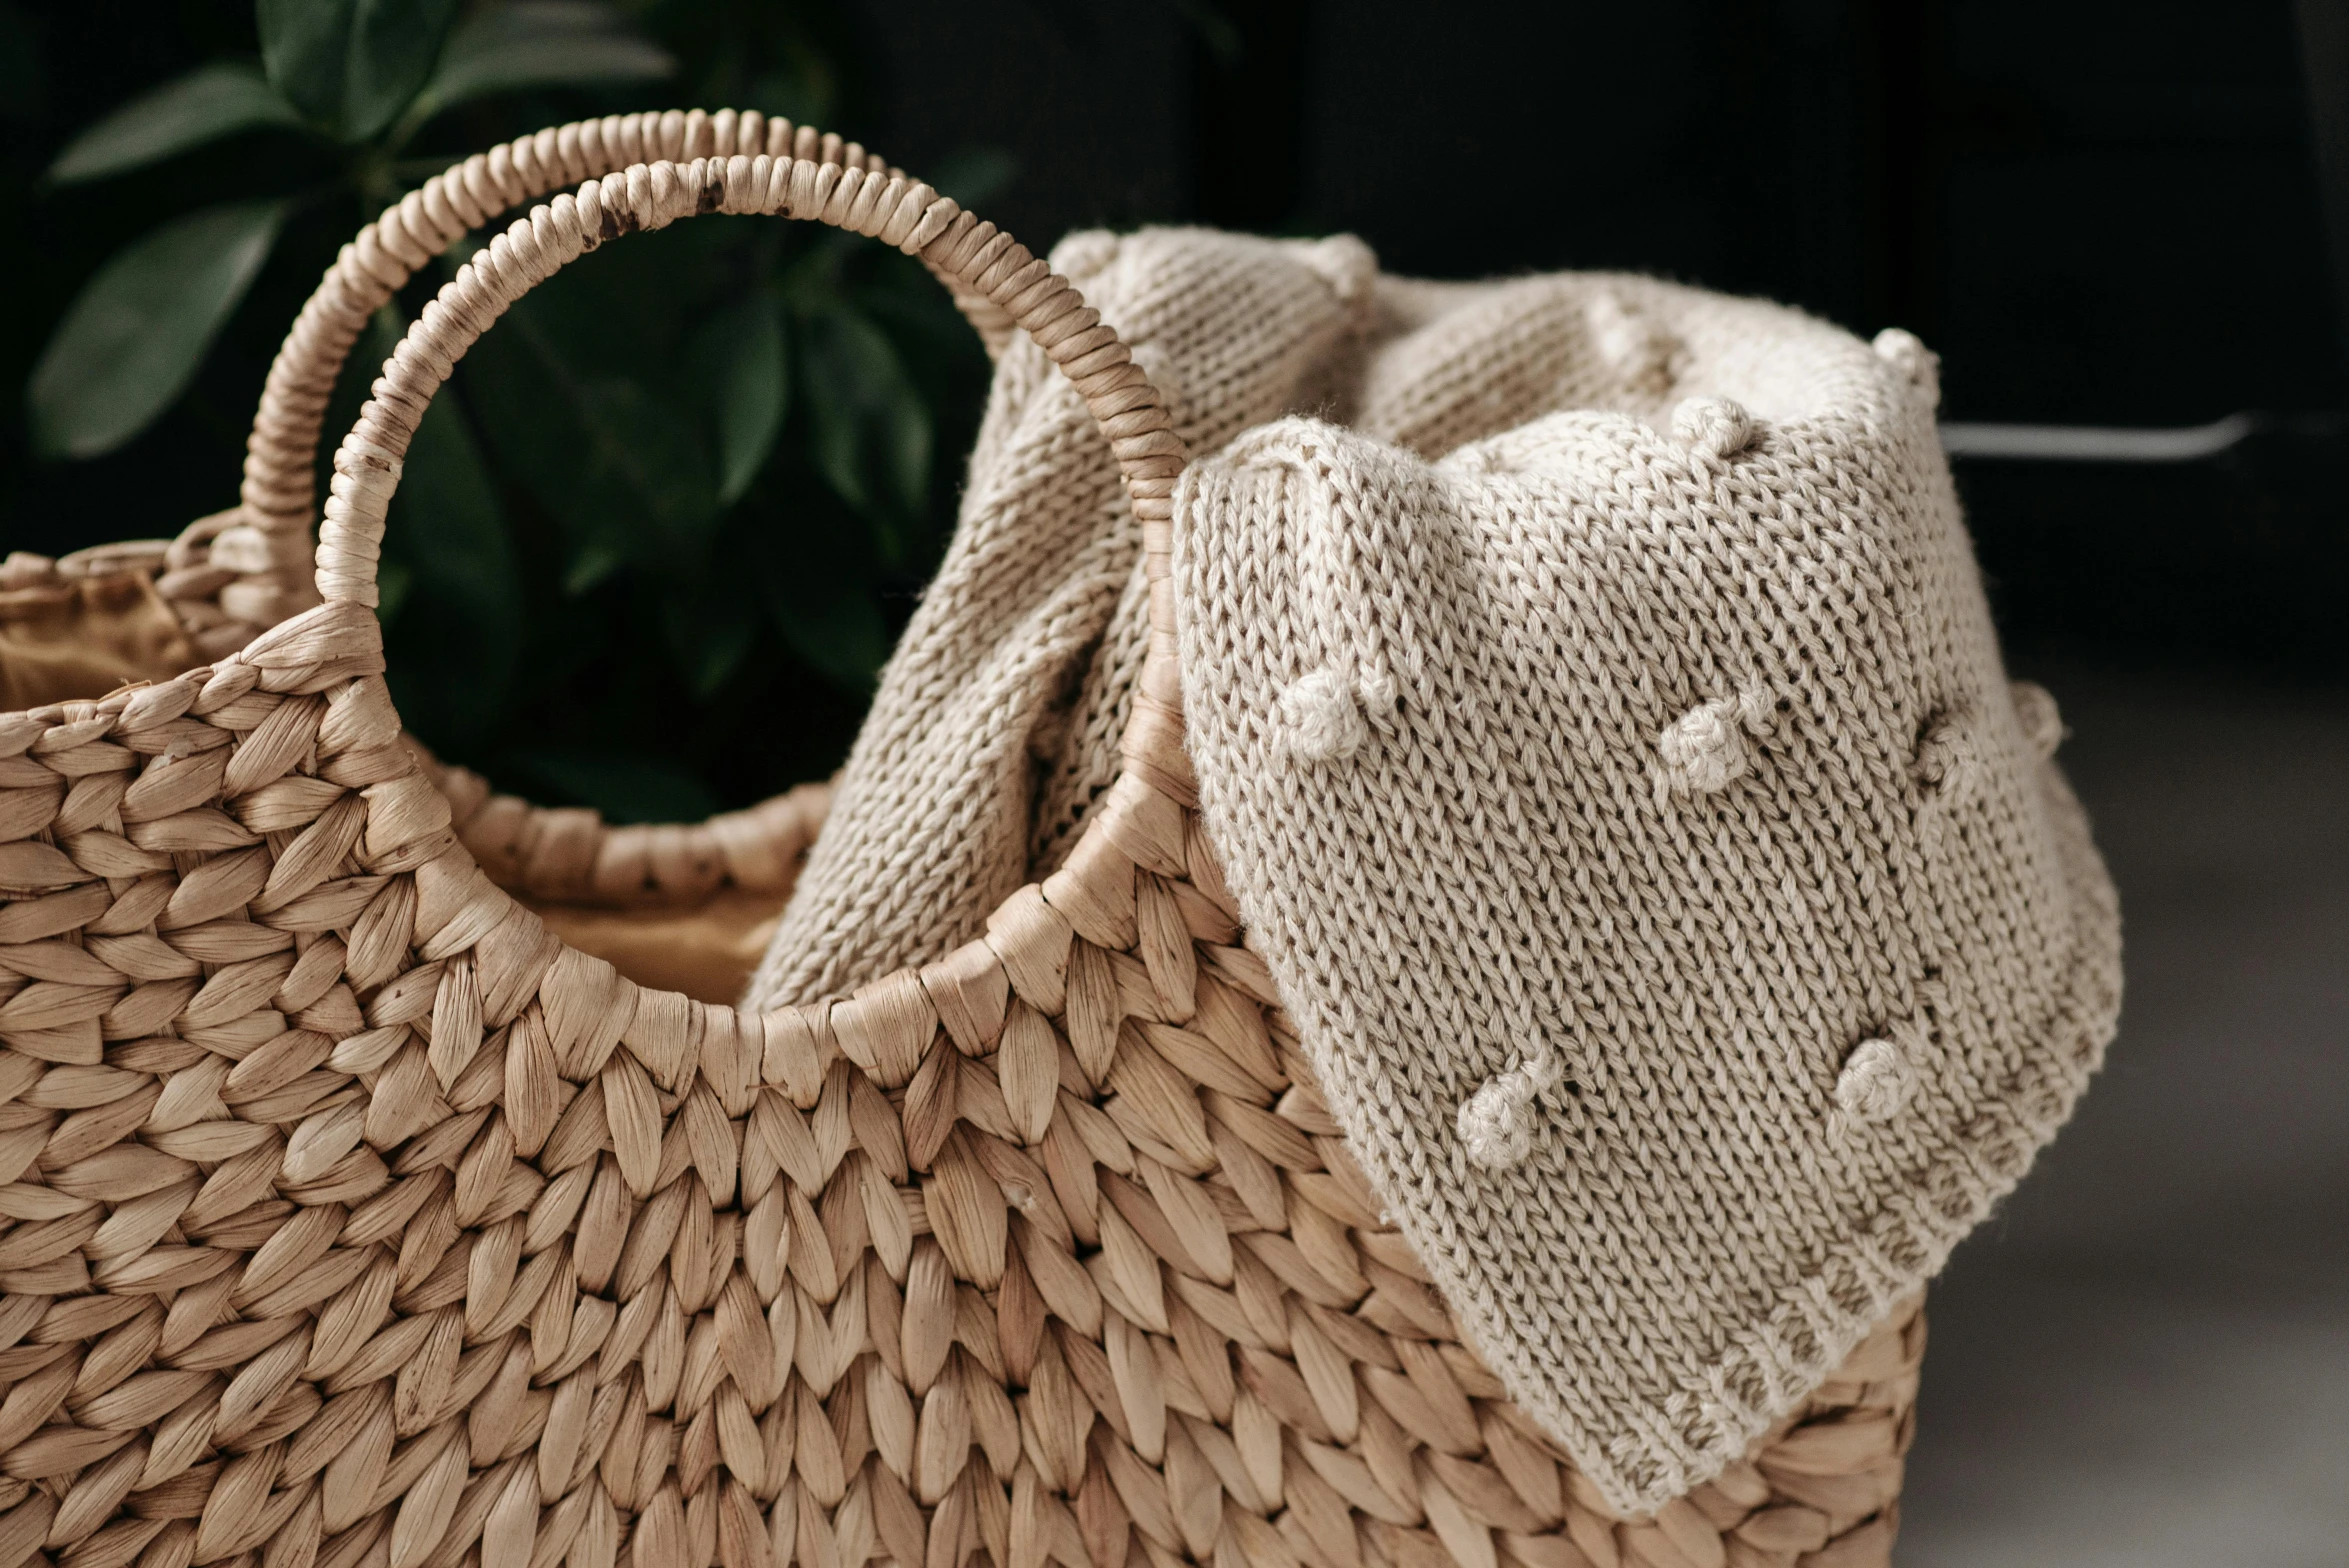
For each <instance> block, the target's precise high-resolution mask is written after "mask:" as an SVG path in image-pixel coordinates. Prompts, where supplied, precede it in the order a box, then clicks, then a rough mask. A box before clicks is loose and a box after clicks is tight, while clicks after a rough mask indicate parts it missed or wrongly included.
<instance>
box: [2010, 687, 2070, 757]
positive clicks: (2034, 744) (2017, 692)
mask: <svg viewBox="0 0 2349 1568" xmlns="http://www.w3.org/2000/svg"><path fill="white" fill-rule="evenodd" d="M2008 689H2009V691H2010V692H2011V693H2012V695H2013V698H2014V704H2015V722H2016V724H2017V725H2019V726H2020V727H2021V729H2022V731H2023V742H2024V744H2026V745H2028V746H2029V747H2030V748H2031V751H2032V754H2033V755H2034V756H2036V757H2038V759H2039V760H2040V761H2041V762H2045V761H2046V760H2047V759H2048V758H2050V757H2052V756H2054V755H2055V752H2056V748H2057V747H2059V746H2061V745H2062V744H2063V741H2064V716H2063V713H2062V712H2061V710H2059V709H2058V708H2057V707H2056V705H2055V697H2054V696H2053V695H2052V694H2051V693H2050V692H2049V691H2048V689H2047V688H2046V687H2044V686H2042V685H2040V684H2039V683H2038V682H2037V681H2016V682H2015V683H2014V684H2013V685H2012V686H2011V687H2010V688H2008Z"/></svg>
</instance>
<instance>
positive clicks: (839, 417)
mask: <svg viewBox="0 0 2349 1568" xmlns="http://www.w3.org/2000/svg"><path fill="white" fill-rule="evenodd" d="M798 328H799V330H798V332H797V334H796V336H797V339H798V343H797V346H798V348H799V362H800V380H801V383H802V384H803V385H804V386H805V387H806V388H807V409H808V455H809V457H810V458H812V459H813V460H814V463H815V466H816V471H817V472H818V473H820V474H821V475H823V478H824V482H825V483H826V484H828V485H829V486H831V487H832V490H833V492H834V493H835V494H837V495H838V496H839V497H840V498H841V499H842V500H843V501H846V502H847V503H848V504H849V505H850V506H852V507H854V508H856V509H857V510H858V511H860V512H863V513H865V514H866V515H867V516H868V517H872V518H874V519H875V520H877V521H880V522H883V523H885V524H886V523H893V522H897V521H902V520H904V519H907V518H911V517H913V516H916V515H918V514H919V513H920V511H921V509H922V505H923V501H924V498H925V497H926V495H927V493H928V491H929V484H930V410H929V406H928V405H927V404H926V403H924V402H923V401H922V397H921V394H920V393H919V392H918V391H917V390H916V389H915V387H914V384H913V382H912V380H911V378H909V377H908V376H907V375H906V372H905V366H904V364H903V362H902V361H900V360H899V359H898V357H897V350H896V348H895V347H894V346H893V345H892V344H891V343H890V341H889V338H888V335H887V334H885V333H884V332H882V331H881V329H880V328H879V327H876V326H875V325H873V323H872V321H871V320H870V318H868V317H867V316H865V314H864V313H863V312H861V311H859V310H857V309H856V308H855V307H854V306H852V305H850V304H849V303H848V302H847V301H845V300H842V299H840V298H838V297H837V296H835V295H829V294H826V295H821V296H818V297H817V298H815V299H813V300H810V301H807V302H804V303H803V308H802V310H801V313H800V319H799V322H798Z"/></svg>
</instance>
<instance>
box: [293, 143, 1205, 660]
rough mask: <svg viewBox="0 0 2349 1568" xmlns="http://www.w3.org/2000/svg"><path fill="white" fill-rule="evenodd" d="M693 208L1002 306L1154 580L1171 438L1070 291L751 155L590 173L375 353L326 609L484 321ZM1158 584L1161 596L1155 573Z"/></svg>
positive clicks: (885, 185)
mask: <svg viewBox="0 0 2349 1568" xmlns="http://www.w3.org/2000/svg"><path fill="white" fill-rule="evenodd" d="M704 212H726V213H767V214H779V215H783V216H788V217H795V218H808V219H813V220H815V221H817V222H821V223H826V224H830V225H832V226H833V227H835V228H840V229H846V230H848V231H850V232H853V233H858V234H864V235H868V236H872V237H875V238H878V239H880V240H881V241H883V242H884V243H886V244H890V245H894V246H896V247H898V248H899V249H900V250H903V251H905V252H906V253H907V254H908V255H912V256H917V257H919V258H921V259H922V260H923V261H924V262H925V263H926V264H927V265H928V266H929V267H930V268H931V270H932V271H934V272H935V273H937V274H938V275H939V276H940V277H941V278H943V279H945V280H946V281H947V283H948V286H949V287H950V288H955V289H957V290H958V291H959V292H967V293H968V294H969V295H971V296H974V297H975V298H977V299H979V300H983V301H985V302H987V303H988V304H990V305H992V306H993V307H995V308H996V309H999V310H1001V311H1002V312H1003V314H1004V315H1005V317H1007V318H1008V319H1009V320H1010V321H1011V322H1012V323H1013V324H1014V325H1016V326H1018V327H1019V328H1020V329H1021V330H1022V331H1025V332H1026V333H1027V334H1028V335H1029V336H1030V337H1032V338H1034V339H1035V340H1036V342H1037V344H1038V345H1039V346H1040V347H1041V348H1043V350H1044V351H1045V353H1046V354H1047V355H1048V356H1049V357H1050V358H1051V359H1052V361H1053V362H1054V363H1055V364H1057V365H1059V366H1060V367H1061V370H1062V372H1063V373H1064V374H1066V375H1067V376H1068V378H1069V380H1070V381H1071V382H1072V383H1073V384H1074V385H1075V386H1076V388H1077V391H1078V392H1079V393H1080V394H1081V395H1082V396H1083V397H1084V399H1085V402H1086V406H1087V407H1088V408H1089V409H1090V410H1091V412H1092V415H1093V418H1094V420H1095V422H1096V423H1097V424H1098V425H1099V426H1100V428H1101V432H1102V434H1103V435H1104V436H1105V437H1106V438H1107V439H1108V440H1109V443H1110V448H1111V450H1112V451H1113V452H1114V453H1115V454H1116V456H1117V460H1118V466H1119V468H1120V470H1121V471H1122V473H1123V474H1124V476H1125V481H1126V487H1127V490H1128V492H1129V493H1130V494H1131V496H1132V497H1133V503H1134V511H1135V514H1136V516H1137V517H1138V518H1139V519H1140V520H1141V522H1142V524H1143V528H1144V532H1145V537H1146V541H1147V542H1146V545H1145V551H1146V554H1147V555H1148V556H1149V557H1150V560H1151V569H1152V574H1153V576H1154V577H1160V578H1162V577H1163V572H1164V567H1165V545H1166V534H1167V521H1168V518H1169V516H1170V499H1171V496H1172V493H1173V489H1174V480H1175V476H1176V474H1177V473H1179V472H1180V471H1181V469H1182V466H1183V462H1184V455H1185V454H1184V450H1183V444H1182V441H1181V439H1180V438H1179V437H1178V436H1177V435H1176V434H1175V432H1174V430H1173V428H1172V425H1171V423H1170V421H1169V419H1168V415H1167V410H1166V406H1165V402H1164V400H1163V399H1162V398H1161V397H1160V395H1159V393H1158V390H1157V389H1156V388H1155V387H1153V386H1152V385H1151V384H1150V382H1149V380H1148V378H1147V377H1145V376H1144V375H1143V374H1142V371H1141V368H1140V367H1139V366H1137V365H1136V364H1134V362H1133V357H1132V355H1131V354H1130V353H1128V352H1127V349H1126V346H1125V344H1124V343H1123V342H1121V341H1119V339H1118V336H1117V333H1116V331H1115V330H1114V329H1112V328H1111V327H1110V326H1108V325H1107V324H1106V323H1104V322H1103V321H1102V320H1101V315H1100V312H1098V311H1096V310H1094V309H1092V308H1091V307H1090V306H1088V305H1086V304H1085V302H1084V298H1083V296H1082V295H1080V294H1079V293H1078V292H1077V290H1076V287H1075V285H1073V284H1071V283H1070V282H1069V281H1068V280H1067V279H1066V278H1064V277H1062V276H1061V275H1060V274H1059V273H1057V272H1054V271H1053V270H1052V267H1051V265H1050V264H1049V263H1048V262H1046V261H1045V260H1043V259H1042V258H1041V257H1038V256H1035V255H1033V254H1031V253H1030V252H1029V250H1028V248H1027V247H1026V246H1024V245H1022V244H1020V243H1019V242H1018V241H1017V240H1014V239H1013V238H1012V237H1011V236H1010V235H1009V234H1006V233H1004V232H1002V231H1001V230H999V229H997V228H996V227H995V225H994V224H992V223H988V222H985V221H983V220H981V219H979V218H976V217H974V216H973V215H972V214H970V213H968V212H965V211H964V210H963V209H962V208H961V207H960V206H959V205H958V204H957V203H956V202H955V201H954V200H953V199H952V198H950V197H946V196H941V195H939V194H938V193H937V192H936V191H934V190H932V189H931V188H930V187H929V186H928V185H925V184H922V183H920V182H918V181H913V180H909V179H908V178H906V177H905V176H904V175H902V174H896V173H890V172H886V171H880V170H874V169H869V168H856V167H851V166H848V165H846V164H843V163H837V162H824V161H821V160H819V159H807V158H799V157H795V156H794V157H774V156H770V155H768V154H766V153H760V154H757V155H756V156H744V155H741V154H737V155H735V156H733V157H730V158H696V159H694V160H692V161H691V162H689V163H682V164H680V163H677V162H673V161H669V160H659V161H652V162H647V163H639V164H636V165H634V166H632V167H630V168H629V169H627V170H626V172H625V173H623V174H617V175H613V176H610V177H608V178H602V179H591V180H588V181H586V182H585V183H584V184H582V185H581V186H580V187H579V190H578V192H577V193H576V194H572V193H565V194H563V195H560V196H557V197H556V198H555V199H554V200H553V201H552V202H549V203H546V204H545V205H542V206H539V207H536V208H534V209H532V211H531V213H530V214H529V216H527V217H525V218H522V219H519V220H517V221H516V222H515V223H514V224H513V226H512V227H510V228H508V229H507V230H506V231H505V232H504V233H503V234H500V235H499V236H498V237H497V238H496V239H495V240H493V241H492V242H491V243H490V244H489V245H488V246H487V247H485V248H484V249H482V250H481V251H478V252H476V253H475V255H474V256H473V258H472V259H471V260H469V261H468V262H466V263H465V265H464V267H463V268H461V269H460V270H459V271H458V273H457V275H456V277H455V278H453V279H451V280H450V281H449V282H448V283H447V284H446V285H445V286H444V287H443V288H442V289H441V291H440V293H439V294H438V295H436V296H435V297H434V299H433V301H432V302H431V304H429V305H427V306H426V307H425V308H424V311H423V313H422V314H421V315H420V316H419V317H418V318H417V320H416V322H415V324H414V325H413V326H412V327H410V328H409V330H408V334H407V336H406V337H405V338H404V339H403V340H402V341H401V343H400V346H399V348H398V350H397V351H396V352H394V354H393V355H392V357H391V358H390V359H389V360H387V361H386V362H385V364H384V372H383V378H382V379H381V380H380V381H378V382H377V383H376V386H375V395H374V397H373V398H372V399H370V400H369V402H368V403H367V405H366V407H365V408H364V409H362V410H361V412H360V415H359V422H358V424H357V425H356V426H355V427H354V428H353V429H352V431H351V433H350V434H349V435H348V436H346V437H345V438H344V439H343V443H342V446H341V448H340V450H338V451H337V452H336V454H335V459H334V470H335V477H334V480H333V483H332V486H331V492H332V493H331V494H330V495H329V497H328V499H327V503H326V515H325V522H324V524H323V526H322V527H321V528H320V530H319V549H318V574H317V585H318V591H319V593H320V594H321V595H322V596H324V598H325V599H326V600H327V601H328V602H329V603H330V604H344V605H359V606H366V607H369V608H372V607H373V606H374V605H375V603H376V568H377V564H378V562H379V560H380V558H381V551H382V542H383V527H384V516H385V512H386V509H387V508H388V507H389V505H390V502H391V497H392V492H393V490H394V489H395V488H396V487H397V485H398V483H399V475H400V466H401V463H402V460H403V459H404V458H405V457H406V455H407V451H408V444H409V442H410V440H411V439H412V438H413V437H414V435H415V432H416V424H417V421H418V420H419V419H421V418H422V417H423V413H424V409H425V407H426V406H427V405H428V404H429V403H430V402H431V400H432V396H433V394H434V393H435V392H436V391H437V390H438V389H439V387H440V384H441V383H442V382H443V381H445V380H447V379H448V376H449V373H450V371H451V370H452V369H453V368H454V367H455V365H456V362H457V361H458V360H459V359H462V358H463V357H464V355H465V352H466V350H467V349H469V348H471V347H472V345H473V343H474V342H475V341H476V340H477V339H478V338H479V337H480V336H481V334H482V333H483V332H484V331H486V330H487V329H488V327H489V325H490V323H491V322H493V321H495V320H496V319H497V318H498V317H499V316H500V315H502V314H503V313H504V312H505V311H506V309H507V308H508V307H510V306H511V305H512V304H513V303H514V301H515V300H517V299H519V298H521V297H522V295H523V294H525V293H527V292H528V291H529V290H530V289H532V288H533V287H535V286H536V285H537V284H539V283H540V282H542V281H544V280H545V279H546V278H548V277H551V276H552V275H553V274H554V273H555V272H556V270H558V269H559V268H561V267H562V266H563V265H565V264H566V263H568V262H570V261H572V260H574V259H576V258H577V257H579V256H580V255H583V254H584V253H586V252H587V251H590V250H593V249H595V248H596V247H597V246H599V245H601V244H603V243H604V242H605V241H607V240H610V239H615V238H617V237H619V236H620V235H623V234H627V233H630V232H632V231H634V230H638V229H659V228H664V227H666V226H667V225H669V224H670V223H673V222H675V221H676V220H677V219H679V218H683V217H689V216H691V215H693V214H696V213H704ZM1157 586H1159V587H1160V589H1161V592H1162V593H1163V582H1161V583H1160V584H1158V585H1157ZM1155 608H1157V607H1156V606H1154V609H1155ZM1156 618H1157V617H1155V616H1154V620H1155V619H1156ZM1166 630H1168V631H1169V632H1171V626H1169V627H1168V628H1166Z"/></svg>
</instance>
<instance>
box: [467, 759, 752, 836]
mask: <svg viewBox="0 0 2349 1568" xmlns="http://www.w3.org/2000/svg"><path fill="white" fill-rule="evenodd" d="M509 762H510V764H511V766H512V767H513V769H514V770H515V771H516V772H518V773H521V774H524V775H526V776H528V777H529V778H531V779H533V780H535V781H537V782H538V783H540V784H543V785H544V786H546V787H547V788H548V789H551V790H554V791H556V792H558V793H560V794H562V795H566V796H568V797H570V798H571V799H573V800H576V801H578V802H579V803H581V804H582V805H587V806H593V807H594V808H595V809H596V810H598V811H600V812H602V813H603V816H604V820H605V821H606V822H613V823H624V822H700V821H703V820H704V819H706V818H708V817H710V816H712V815H713V814H715V813H716V811H717V809H718V800H717V797H716V796H715V795H714V794H712V793H711V792H710V787H709V786H708V785H707V784H704V783H703V782H702V781H701V780H700V779H698V778H696V777H694V776H693V775H692V774H691V773H689V772H687V771H686V770H685V769H684V768H681V767H679V766H678V765H677V764H676V763H673V762H669V761H667V760H665V759H661V758H655V757H638V756H631V755H629V754H627V753H625V752H618V751H595V750H586V749H581V748H573V747H553V746H549V747H531V748H529V749H527V750H521V751H516V752H514V753H513V754H512V756H511V757H510V758H509Z"/></svg>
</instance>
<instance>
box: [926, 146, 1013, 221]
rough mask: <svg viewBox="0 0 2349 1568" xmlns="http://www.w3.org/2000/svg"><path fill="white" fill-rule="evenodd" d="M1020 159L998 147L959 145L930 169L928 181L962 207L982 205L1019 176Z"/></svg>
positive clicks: (1001, 192)
mask: <svg viewBox="0 0 2349 1568" xmlns="http://www.w3.org/2000/svg"><path fill="white" fill-rule="evenodd" d="M1019 175H1020V161H1019V159H1018V158H1017V157H1015V156H1014V155H1013V154H1012V153H1011V152H1010V151H1009V150H1008V149H1006V148H1002V147H963V148H959V149H957V150H956V151H954V152H950V153H948V154H947V155H946V156H945V157H944V158H941V159H940V160H939V161H938V167H937V168H935V169H933V170H931V171H930V184H931V185H932V186H933V187H934V188H936V190H937V191H938V193H939V194H940V195H942V196H951V197H953V198H954V199H955V200H956V201H958V202H960V203H961V204H962V205H964V206H965V207H984V206H986V205H987V204H988V203H989V202H991V201H993V200H994V199H995V198H996V197H998V196H1000V195H1002V194H1003V193H1004V192H1005V191H1007V190H1009V189H1010V188H1011V187H1012V185H1013V184H1014V183H1016V182H1017V181H1018V179H1019Z"/></svg>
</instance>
